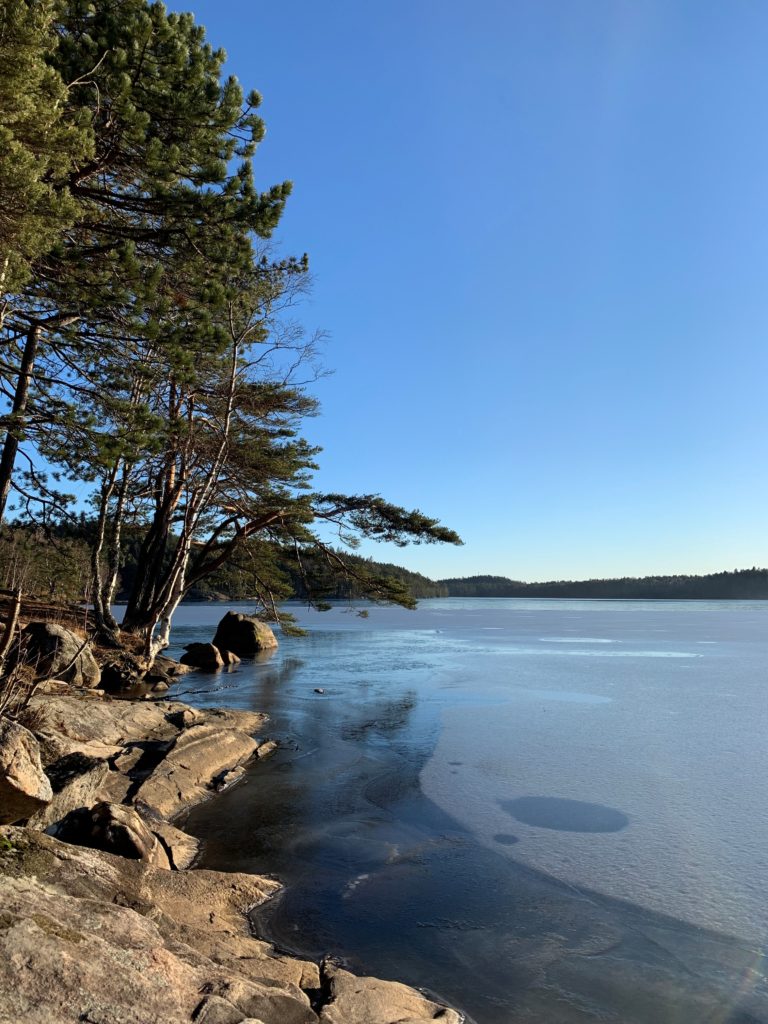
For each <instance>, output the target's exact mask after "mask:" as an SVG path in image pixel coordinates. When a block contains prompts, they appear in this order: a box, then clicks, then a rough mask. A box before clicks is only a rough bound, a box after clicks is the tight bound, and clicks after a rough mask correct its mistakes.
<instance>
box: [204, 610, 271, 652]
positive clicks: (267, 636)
mask: <svg viewBox="0 0 768 1024" xmlns="http://www.w3.org/2000/svg"><path fill="white" fill-rule="evenodd" d="M213 643H214V646H216V647H218V648H219V649H220V650H224V651H232V653H233V654H237V655H239V656H240V657H241V658H243V657H244V658H250V657H252V656H253V655H254V654H258V653H259V651H267V650H269V649H270V648H274V647H277V637H276V636H275V634H274V633H273V632H272V630H271V629H270V628H269V626H268V625H267V624H266V623H265V622H261V621H260V620H259V619H257V618H255V617H254V616H253V615H243V614H241V613H240V612H227V614H226V615H225V616H224V618H223V619H222V620H221V622H220V623H219V626H218V629H217V630H216V636H215V637H214V638H213Z"/></svg>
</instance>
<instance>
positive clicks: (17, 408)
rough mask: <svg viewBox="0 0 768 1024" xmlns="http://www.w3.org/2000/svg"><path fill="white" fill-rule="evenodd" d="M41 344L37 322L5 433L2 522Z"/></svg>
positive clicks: (0, 462) (0, 459)
mask: <svg viewBox="0 0 768 1024" xmlns="http://www.w3.org/2000/svg"><path fill="white" fill-rule="evenodd" d="M39 344H40V326H39V325H37V324H35V326H34V327H30V329H29V331H28V332H27V340H26V343H25V345H24V352H23V353H22V357H21V365H20V366H19V379H18V381H17V382H16V393H15V394H14V396H13V405H12V407H11V425H10V427H9V428H8V433H7V434H6V435H5V442H4V443H3V452H2V455H0V522H2V521H3V517H4V516H5V507H6V505H7V504H8V495H9V494H10V491H11V480H12V478H13V467H14V466H15V464H16V453H17V452H18V450H19V435H20V434H21V433H22V429H21V428H22V425H23V423H24V416H25V413H26V411H27V403H28V400H29V387H30V383H31V380H32V371H33V369H34V366H35V359H36V357H37V349H38V346H39Z"/></svg>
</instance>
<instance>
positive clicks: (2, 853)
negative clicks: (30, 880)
mask: <svg viewBox="0 0 768 1024" xmlns="http://www.w3.org/2000/svg"><path fill="white" fill-rule="evenodd" d="M6 841H7V842H10V840H6ZM56 863H57V862H56V857H55V856H54V855H53V854H52V853H51V852H50V851H49V850H41V849H39V848H36V847H33V846H30V845H28V844H27V843H24V842H17V843H13V842H10V849H9V848H8V847H7V846H5V845H3V846H2V847H0V875H8V876H10V877H11V878H24V877H29V876H34V877H36V878H41V879H46V878H48V877H49V876H50V875H51V874H53V872H54V870H55V867H56Z"/></svg>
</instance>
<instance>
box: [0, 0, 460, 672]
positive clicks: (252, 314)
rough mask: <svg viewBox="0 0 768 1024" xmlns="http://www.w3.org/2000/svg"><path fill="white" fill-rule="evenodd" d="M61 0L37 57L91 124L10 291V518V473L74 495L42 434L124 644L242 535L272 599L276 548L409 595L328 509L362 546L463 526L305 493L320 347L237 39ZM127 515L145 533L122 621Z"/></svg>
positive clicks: (283, 190)
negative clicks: (300, 298) (372, 562)
mask: <svg viewBox="0 0 768 1024" xmlns="http://www.w3.org/2000/svg"><path fill="white" fill-rule="evenodd" d="M55 10H56V17H55V19H54V21H53V22H52V24H53V28H54V34H55V43H56V45H53V42H51V41H50V39H49V40H48V42H47V43H45V44H42V43H41V45H44V46H45V49H44V57H45V62H46V65H47V66H48V67H50V68H52V69H53V71H54V72H55V74H56V76H58V78H57V80H60V81H61V82H62V83H64V86H65V94H66V103H67V106H66V108H65V110H64V112H63V114H62V118H63V119H64V121H65V122H66V123H67V124H72V125H77V126H79V127H80V129H81V130H83V131H86V132H87V139H88V145H87V146H84V147H82V149H81V150H80V151H79V152H78V151H74V152H72V153H70V156H69V159H70V164H69V165H67V166H66V168H65V170H66V173H65V174H63V176H62V175H59V177H57V178H56V179H55V180H54V179H53V178H52V179H51V188H53V189H54V191H55V193H56V195H57V196H61V198H62V202H63V203H64V207H63V208H65V209H66V210H67V211H69V212H68V214H67V216H68V220H67V224H66V230H63V229H62V230H60V232H59V233H58V235H57V237H56V238H55V241H54V242H53V243H52V244H50V245H48V246H47V247H45V246H43V247H42V248H41V250H40V251H39V252H35V253H30V254H29V256H28V257H27V262H28V266H29V273H28V275H27V277H26V278H25V279H23V280H22V279H20V280H19V282H17V286H16V287H15V289H14V290H11V291H9V292H8V293H7V294H6V295H5V297H4V308H5V310H6V317H5V321H4V325H3V331H4V332H5V340H6V342H7V344H6V348H5V351H6V358H5V360H3V362H2V364H0V387H2V388H3V389H4V391H5V394H6V395H7V396H8V398H9V405H10V411H9V415H7V416H6V417H5V426H6V429H7V435H6V440H5V444H4V446H3V450H2V453H0V516H1V515H2V513H3V511H4V508H5V499H6V497H7V495H8V493H9V490H10V489H11V488H13V490H14V491H15V492H16V495H17V497H18V498H19V499H20V500H21V501H22V503H23V505H24V507H25V508H26V509H27V510H28V511H29V512H30V514H32V510H33V509H34V508H35V507H37V508H38V509H40V510H42V513H43V516H44V517H56V516H58V517H61V516H66V515H67V504H66V496H65V495H63V494H62V493H60V492H59V491H58V490H57V489H56V488H55V487H54V486H53V485H52V484H50V483H49V480H48V479H47V478H46V477H45V476H44V475H43V474H42V473H41V472H40V458H39V457H40V456H43V457H44V459H45V460H46V462H47V463H48V464H49V465H51V466H53V467H57V469H58V470H60V471H61V474H62V475H64V476H68V477H70V478H71V479H75V480H79V481H82V480H85V481H88V482H90V483H92V484H93V487H94V503H95V509H96V528H95V534H94V538H93V544H92V574H93V583H92V595H93V604H94V616H95V619H96V623H97V627H98V629H99V632H100V633H101V634H102V638H103V639H105V640H107V641H111V642H113V643H119V642H121V632H122V634H133V635H139V636H141V637H142V638H143V641H144V643H145V647H146V651H147V654H148V655H149V656H150V657H151V656H154V654H156V653H157V652H158V651H159V650H161V649H162V648H163V647H164V646H165V645H166V644H167V643H168V637H169V632H170V626H171V621H172V617H173V614H174V612H175V610H176V608H177V606H178V604H179V602H180V601H181V600H183V598H184V596H185V595H186V594H187V593H188V592H189V590H190V589H191V588H192V587H194V586H196V585H199V584H200V582H201V581H203V580H205V579H206V578H207V577H209V576H210V575H211V574H212V573H214V572H216V571H217V570H219V569H220V568H221V567H222V566H223V565H225V564H227V562H228V561H230V560H231V559H233V558H237V557H240V556H242V555H244V554H245V553H247V554H248V556H249V557H250V558H251V559H252V561H253V565H254V572H253V578H254V585H255V589H256V592H257V594H258V597H259V601H260V603H261V604H262V607H263V610H264V613H265V614H266V615H268V616H271V617H272V618H274V617H276V616H277V608H276V598H278V597H280V596H281V594H282V593H283V592H284V591H283V589H282V586H283V581H284V579H285V576H284V573H283V572H282V571H281V569H280V566H281V565H283V566H284V565H285V560H286V559H287V558H291V559H293V561H294V563H295V565H296V567H297V571H298V573H299V575H300V576H301V578H302V579H303V581H304V590H305V592H306V593H307V594H308V595H310V600H311V599H312V596H313V595H314V594H315V593H319V592H320V591H321V590H322V587H323V586H324V585H325V580H326V578H327V576H328V574H329V573H330V574H332V575H336V576H343V577H347V578H350V579H354V580H355V583H356V585H357V590H358V591H359V592H362V593H364V594H366V595H367V596H369V597H371V598H372V599H374V600H381V601H398V602H400V603H402V604H410V603H412V599H411V598H410V596H409V594H408V592H407V590H406V588H405V587H404V586H402V585H401V584H399V583H397V582H395V581H393V580H392V579H388V578H381V577H378V576H377V575H376V574H375V573H373V572H368V571H366V570H365V569H364V568H362V567H361V566H360V562H359V560H350V561H348V560H346V559H345V557H344V555H343V553H342V550H341V549H339V547H338V545H334V546H332V545H331V538H332V536H333V531H335V535H336V537H337V539H338V538H340V539H341V541H342V542H343V543H346V544H351V545H354V544H355V543H356V542H357V540H358V539H359V538H361V537H368V538H374V539H382V540H388V541H394V542H395V543H398V544H404V543H408V542H416V543H419V542H423V541H426V542H431V541H447V542H452V543H456V542H458V537H457V536H456V534H455V533H453V532H452V531H450V530H448V529H446V528H444V527H442V526H440V524H439V523H438V522H437V521H436V520H433V519H430V518H428V517H426V516H424V515H422V514H421V513H419V512H408V511H406V510H404V509H401V508H398V507H396V506H393V505H390V504H389V503H387V502H386V501H384V500H383V499H381V498H379V497H378V496H376V495H363V496H347V495H339V494H332V495H323V494H317V493H314V492H313V491H312V487H311V474H312V471H313V470H314V469H315V461H314V460H315V457H316V454H317V451H316V449H315V448H313V447H312V446H311V445H310V444H309V443H308V442H307V441H306V440H304V439H303V437H302V436H301V429H302V422H303V420H304V418H305V417H306V416H308V415H311V414H312V413H314V411H315V402H314V400H313V399H312V397H311V396H310V395H309V394H308V393H307V390H306V388H307V385H308V384H309V383H310V382H311V381H312V379H313V374H314V370H313V369H312V367H313V358H312V357H313V346H312V344H311V342H310V343H307V342H306V341H305V339H304V338H303V337H302V335H301V332H300V331H298V329H297V328H296V327H295V325H294V324H293V323H292V321H291V319H290V307H291V305H292V304H293V302H294V300H295V298H296V297H297V295H299V294H300V293H301V291H302V290H303V288H304V287H305V284H306V277H307V263H306V258H302V259H290V258H289V259H276V258H274V257H273V256H272V255H271V254H269V253H268V252H267V251H266V250H265V248H264V245H265V243H264V240H265V239H268V238H269V237H270V235H271V233H272V231H273V230H274V228H275V226H276V225H277V223H278V220H279V217H280V214H281V212H282V209H283V206H284V204H285V201H286V198H287V196H288V194H289V192H290V184H289V183H283V184H281V185H278V186H275V187H273V188H271V189H269V190H267V191H266V192H260V191H258V190H257V189H256V187H255V185H254V178H253V169H252V158H253V155H254V152H255V148H256V145H257V143H258V142H259V140H260V139H261V137H262V135H263V131H264V128H263V124H262V122H261V120H260V118H259V117H258V116H257V114H256V113H255V108H256V107H257V105H258V102H259V100H258V96H257V95H256V94H251V95H250V96H248V97H247V98H246V97H244V95H243V92H242V90H241V89H240V86H239V85H238V83H237V82H236V81H235V80H233V79H227V80H225V81H222V79H221V66H222V63H223V59H224V55H223V53H222V52H221V51H214V50H212V49H211V47H210V46H209V45H208V44H207V43H206V41H205V38H204V34H203V31H202V29H200V28H199V27H198V26H196V25H195V24H194V20H193V18H192V17H191V16H190V15H176V14H168V13H167V12H166V11H165V9H164V8H163V7H162V5H161V4H158V3H146V2H145V0H114V2H113V3H109V4H98V5H92V4H90V3H87V2H85V0H59V2H58V3H57V4H56V8H55ZM235 161H239V162H238V163H237V164H236V165H235ZM62 224H63V222H62ZM19 458H21V459H22V464H21V467H20V466H19V465H18V461H19ZM126 527H130V531H131V534H132V536H135V534H136V532H137V531H139V533H140V535H141V541H140V544H139V550H138V559H137V565H136V572H135V575H134V578H133V583H132V588H131V593H130V595H129V601H128V607H127V611H126V614H125V617H124V620H123V622H122V623H121V624H119V625H118V623H117V622H116V621H115V620H114V619H113V618H112V613H111V611H110V604H111V602H112V599H113V598H114V595H115V592H116V587H117V582H118V576H119V567H120V557H121V546H122V538H123V537H124V530H125V528H126ZM318 569H319V570H320V571H319V573H318ZM314 575H320V576H322V577H323V579H322V581H320V585H319V586H318V587H315V585H314V580H313V576H314Z"/></svg>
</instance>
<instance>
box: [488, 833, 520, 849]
mask: <svg viewBox="0 0 768 1024" xmlns="http://www.w3.org/2000/svg"><path fill="white" fill-rule="evenodd" d="M493 841H494V843H501V845H502V846H514V845H515V843H519V842H520V840H519V839H518V838H517V836H513V835H512V833H511V832H499V833H497V834H496V835H495V836H494V837H493Z"/></svg>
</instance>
